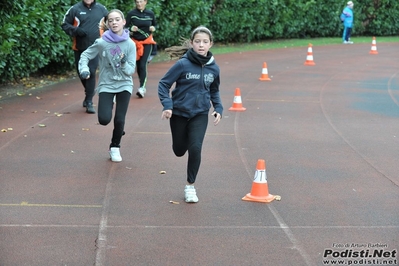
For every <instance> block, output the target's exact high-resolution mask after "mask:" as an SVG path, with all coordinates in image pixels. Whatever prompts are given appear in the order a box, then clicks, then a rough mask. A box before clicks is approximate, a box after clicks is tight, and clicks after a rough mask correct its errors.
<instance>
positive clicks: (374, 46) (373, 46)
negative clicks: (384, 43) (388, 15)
mask: <svg viewBox="0 0 399 266" xmlns="http://www.w3.org/2000/svg"><path fill="white" fill-rule="evenodd" d="M370 54H378V52H377V42H376V40H375V37H373V41H372V42H371V50H370Z"/></svg>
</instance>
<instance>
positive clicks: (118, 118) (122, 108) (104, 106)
mask: <svg viewBox="0 0 399 266" xmlns="http://www.w3.org/2000/svg"><path fill="white" fill-rule="evenodd" d="M114 96H116V108H115V117H114V131H113V133H112V139H111V145H110V147H120V143H121V139H122V136H123V135H124V128H125V117H126V113H127V108H128V107H129V102H130V96H131V94H130V92H128V91H122V92H119V93H109V92H101V93H100V94H99V96H98V122H99V123H100V124H101V125H103V126H106V125H108V124H109V122H111V119H112V109H113V107H114Z"/></svg>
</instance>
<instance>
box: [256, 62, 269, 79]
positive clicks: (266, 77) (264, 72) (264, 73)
mask: <svg viewBox="0 0 399 266" xmlns="http://www.w3.org/2000/svg"><path fill="white" fill-rule="evenodd" d="M259 80H263V81H269V80H271V79H270V78H269V74H268V72H267V64H266V62H264V63H263V68H262V75H261V76H260V78H259Z"/></svg>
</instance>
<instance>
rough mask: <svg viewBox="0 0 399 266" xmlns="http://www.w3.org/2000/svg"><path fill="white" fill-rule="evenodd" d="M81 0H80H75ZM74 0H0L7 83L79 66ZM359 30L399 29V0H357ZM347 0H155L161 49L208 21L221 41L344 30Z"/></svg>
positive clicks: (116, 1) (119, 4)
mask: <svg viewBox="0 0 399 266" xmlns="http://www.w3.org/2000/svg"><path fill="white" fill-rule="evenodd" d="M76 1H78V0H76ZM76 1H71V0H68V1H67V0H58V1H57V0H20V1H7V0H0V4H1V5H2V9H1V10H0V77H1V78H0V83H5V82H9V81H13V80H19V79H21V78H23V77H28V76H30V75H32V74H33V73H38V72H42V73H49V72H51V73H62V72H65V71H67V70H71V69H72V68H73V54H72V50H71V40H70V38H69V37H68V36H67V35H66V34H65V33H64V32H63V31H62V29H61V27H60V26H61V22H62V19H63V17H64V14H65V13H66V11H67V10H68V8H69V7H70V6H71V5H73V4H74V3H76ZM98 1H99V2H100V3H102V4H104V5H105V6H106V7H107V8H108V9H109V10H110V9H113V8H118V9H120V10H122V11H123V12H125V13H127V12H128V11H129V10H130V9H132V8H133V5H134V1H132V0H129V1H126V0H113V1H111V0H104V1H101V0H98ZM354 3H355V5H354V13H355V26H354V29H353V36H356V35H365V36H392V35H398V34H399V1H397V0H359V1H354ZM345 4H346V0H340V1H333V0H325V1H316V0H202V1H197V0H173V1H171V0H157V1H155V0H148V5H147V8H149V9H151V10H153V11H154V13H155V15H156V17H157V22H158V27H157V31H156V32H155V33H154V38H155V40H156V41H157V43H158V47H159V49H162V48H165V47H168V46H171V45H176V44H178V43H179V39H180V37H186V38H187V37H189V35H190V33H191V31H192V29H193V28H195V27H196V26H198V25H206V26H208V27H209V28H210V29H211V30H212V31H213V33H214V35H215V36H214V37H215V41H216V42H220V43H237V42H238V43H239V42H246V43H248V42H254V41H261V40H268V39H279V38H280V39H281V38H285V39H286V38H313V37H338V36H340V35H341V34H342V25H341V22H340V21H339V19H338V16H339V14H340V13H341V12H342V9H343V8H344V7H345Z"/></svg>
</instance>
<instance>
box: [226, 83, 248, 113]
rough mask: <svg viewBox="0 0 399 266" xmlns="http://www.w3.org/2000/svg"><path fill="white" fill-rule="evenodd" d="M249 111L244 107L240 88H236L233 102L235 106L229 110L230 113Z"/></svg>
mask: <svg viewBox="0 0 399 266" xmlns="http://www.w3.org/2000/svg"><path fill="white" fill-rule="evenodd" d="M245 110H247V108H244V107H243V106H242V101H241V92H240V89H239V88H236V91H235V93H234V101H233V106H231V107H230V108H229V111H238V112H242V111H245Z"/></svg>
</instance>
